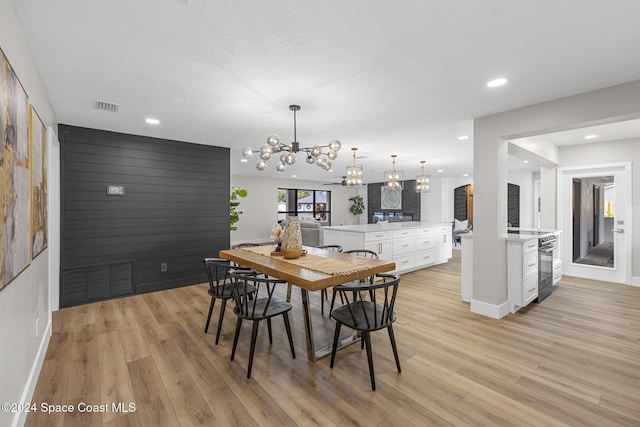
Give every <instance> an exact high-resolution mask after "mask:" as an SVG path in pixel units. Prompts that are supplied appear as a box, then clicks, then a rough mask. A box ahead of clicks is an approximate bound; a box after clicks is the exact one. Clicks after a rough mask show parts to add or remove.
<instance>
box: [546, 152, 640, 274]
mask: <svg viewBox="0 0 640 427" xmlns="http://www.w3.org/2000/svg"><path fill="white" fill-rule="evenodd" d="M557 182H558V194H557V196H558V199H557V207H558V224H559V225H560V226H561V228H562V229H563V230H564V232H563V234H562V235H561V242H562V243H561V246H562V249H561V253H562V258H563V259H564V260H566V261H565V264H564V265H563V270H564V274H566V275H569V276H575V277H584V278H588V279H595V280H603V281H607V282H616V283H626V284H630V283H631V239H630V232H631V164H630V163H616V164H606V165H594V166H585V167H567V168H558V181H557ZM569 260H571V261H570V262H567V261H569Z"/></svg>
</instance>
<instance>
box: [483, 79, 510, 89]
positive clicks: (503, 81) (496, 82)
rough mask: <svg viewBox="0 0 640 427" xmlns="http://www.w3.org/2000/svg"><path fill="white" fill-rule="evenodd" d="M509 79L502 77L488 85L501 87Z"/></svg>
mask: <svg viewBox="0 0 640 427" xmlns="http://www.w3.org/2000/svg"><path fill="white" fill-rule="evenodd" d="M507 81H508V80H507V79H505V78H504V77H501V78H499V79H493V80H491V81H490V82H489V83H487V87H499V86H502V85H503V84H505V83H506V82H507Z"/></svg>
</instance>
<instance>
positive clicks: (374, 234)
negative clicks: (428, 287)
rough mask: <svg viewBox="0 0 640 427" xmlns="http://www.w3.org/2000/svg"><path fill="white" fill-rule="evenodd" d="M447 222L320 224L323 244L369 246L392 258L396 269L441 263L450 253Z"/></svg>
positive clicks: (409, 269)
mask: <svg viewBox="0 0 640 427" xmlns="http://www.w3.org/2000/svg"><path fill="white" fill-rule="evenodd" d="M451 231H452V229H451V224H449V223H425V222H418V221H407V222H391V223H377V224H360V225H340V226H334V227H322V233H323V244H324V245H341V246H342V247H343V249H344V250H345V251H346V250H351V249H363V248H364V249H370V250H372V251H374V252H375V253H377V254H378V257H379V258H380V259H385V260H389V261H394V262H395V263H396V270H394V271H395V272H396V273H406V272H409V271H413V270H418V269H420V268H424V267H429V266H431V265H436V264H442V263H445V262H447V261H448V260H449V258H451V256H452V244H451Z"/></svg>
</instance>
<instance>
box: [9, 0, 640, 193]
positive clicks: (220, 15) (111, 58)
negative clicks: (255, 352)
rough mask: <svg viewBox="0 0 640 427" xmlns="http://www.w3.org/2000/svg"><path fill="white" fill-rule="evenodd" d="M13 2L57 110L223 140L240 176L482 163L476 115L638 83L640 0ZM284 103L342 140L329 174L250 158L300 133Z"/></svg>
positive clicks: (141, 130) (105, 122)
mask: <svg viewBox="0 0 640 427" xmlns="http://www.w3.org/2000/svg"><path fill="white" fill-rule="evenodd" d="M13 3H14V7H15V10H16V13H17V15H18V16H19V19H20V20H21V21H22V24H23V26H24V27H25V31H26V35H27V38H28V40H29V43H30V45H31V49H32V51H33V53H34V56H35V60H36V65H37V67H38V70H39V73H40V75H41V77H42V79H43V80H44V82H45V85H46V89H47V92H48V94H49V97H50V99H51V101H52V104H53V105H52V106H53V108H54V111H55V113H56V118H57V120H58V121H59V122H60V123H65V124H72V125H77V126H85V127H92V128H98V129H107V130H113V131H118V132H126V133H132V134H139V135H148V136H154V137H161V138H169V139H176V140H182V141H190V142H196V143H203V144H211V145H217V146H224V147H230V148H231V162H232V172H234V173H240V174H255V175H257V176H258V175H261V176H264V175H265V174H266V175H268V176H279V177H283V178H289V177H291V175H292V174H297V175H298V177H299V178H300V179H310V180H322V181H326V182H332V181H338V182H339V181H340V176H342V175H344V170H345V166H346V164H347V162H348V161H349V160H350V159H351V153H350V150H349V149H350V148H351V147H358V148H359V150H358V154H359V155H362V156H365V158H363V159H362V160H361V163H362V164H363V165H364V167H365V179H366V181H367V182H375V181H380V180H381V179H382V177H381V174H380V172H374V171H380V170H384V169H388V168H389V166H390V164H391V159H390V155H391V154H397V155H398V160H397V165H398V168H399V169H403V170H404V171H405V177H406V178H410V177H411V175H413V174H415V173H417V171H418V169H419V161H420V160H426V161H427V169H428V170H429V171H430V172H433V173H435V171H436V170H437V169H443V170H444V172H443V173H442V175H444V176H459V175H461V174H463V173H470V174H471V173H473V171H472V170H471V169H472V154H471V153H472V150H471V149H472V146H473V142H472V139H471V138H470V139H468V140H466V141H459V140H458V139H457V138H458V136H460V135H470V136H471V135H472V133H473V129H472V123H473V121H472V119H473V118H474V117H480V116H484V115H487V114H492V113H497V112H501V111H506V110H510V109H513V108H517V107H522V106H525V105H530V104H534V103H539V102H543V101H547V100H551V99H555V98H559V97H564V96H568V95H572V94H577V93H581V92H586V91H590V90H594V89H598V88H603V87H607V86H612V85H616V84H620V83H625V82H629V81H633V80H638V79H640V55H638V54H637V52H638V46H640V26H639V25H638V24H637V20H638V16H640V2H639V1H637V0H617V1H615V2H602V1H599V0H588V1H585V0H564V1H557V0H537V1H530V0H484V1H477V0H467V1H455V2H453V1H449V2H423V1H418V0H412V1H410V0H403V1H395V2H391V1H381V0H368V1H365V0H352V1H348V2H345V1H336V0H329V1H324V2H300V1H291V0H280V1H268V2H267V1H261V0H246V1H242V2H238V1H210V0H133V1H132V0H110V1H98V0H84V1H78V0H57V1H37V0H13ZM496 77H507V78H508V79H509V83H507V85H505V86H503V87H501V88H495V89H489V88H487V87H486V83H487V81H489V80H490V79H493V78H496ZM94 100H102V101H107V102H112V103H115V104H118V105H119V111H118V112H117V113H111V112H104V111H99V110H96V109H94V107H93V102H94ZM290 104H299V105H301V106H302V110H301V111H300V112H299V113H298V140H299V141H300V142H301V145H302V146H310V145H314V144H325V143H327V142H328V141H329V140H331V139H334V138H337V139H339V140H341V141H342V144H343V148H342V150H341V151H340V153H339V156H338V159H337V160H335V161H334V162H333V169H334V172H333V173H328V172H325V171H322V170H321V169H320V168H318V167H315V166H309V165H307V164H306V163H305V162H304V160H303V156H302V155H301V154H299V155H298V162H297V163H296V164H295V165H294V166H292V167H289V168H288V169H287V171H286V172H284V173H278V172H276V171H275V165H276V162H275V160H276V159H272V160H271V161H270V162H269V169H268V171H267V172H263V173H260V172H258V171H256V170H255V167H254V165H255V159H253V160H252V161H250V162H249V163H244V164H242V163H240V158H241V154H240V151H241V149H242V148H243V147H244V146H247V145H249V146H251V147H253V148H254V149H257V148H259V147H260V145H262V144H263V143H264V141H265V139H266V136H267V135H268V134H270V133H278V134H279V135H280V136H281V139H282V140H284V141H285V142H288V141H291V140H292V138H293V118H292V113H291V112H290V111H289V109H288V106H289V105H290ZM146 117H154V118H157V119H159V120H160V121H161V123H160V125H157V126H151V125H147V124H146V123H145V122H144V119H145V118H146ZM600 140H602V139H600ZM573 141H574V142H567V140H563V139H558V140H557V141H555V142H556V143H559V144H568V143H582V142H585V141H584V140H580V139H578V140H575V139H574V140H573ZM575 141H579V142H575Z"/></svg>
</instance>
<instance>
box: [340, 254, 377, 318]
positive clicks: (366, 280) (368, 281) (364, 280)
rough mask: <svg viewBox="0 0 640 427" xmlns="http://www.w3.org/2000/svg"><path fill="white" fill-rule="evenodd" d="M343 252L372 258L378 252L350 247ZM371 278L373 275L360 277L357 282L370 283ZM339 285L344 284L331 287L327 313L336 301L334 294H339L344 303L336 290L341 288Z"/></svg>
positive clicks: (374, 257)
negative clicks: (329, 304) (331, 293)
mask: <svg viewBox="0 0 640 427" xmlns="http://www.w3.org/2000/svg"><path fill="white" fill-rule="evenodd" d="M343 253H344V254H351V255H355V256H361V257H365V258H373V259H378V253H377V252H375V251H372V250H371V249H350V250H348V251H344V252H343ZM372 280H373V277H367V278H366V279H360V280H359V284H367V283H371V281H372ZM341 286H345V285H337V286H334V288H333V295H332V296H331V307H329V313H331V312H332V311H333V306H334V305H335V302H336V295H340V300H341V301H342V304H344V300H343V299H342V294H340V292H338V291H339V290H340V288H341Z"/></svg>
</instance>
